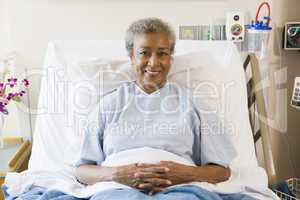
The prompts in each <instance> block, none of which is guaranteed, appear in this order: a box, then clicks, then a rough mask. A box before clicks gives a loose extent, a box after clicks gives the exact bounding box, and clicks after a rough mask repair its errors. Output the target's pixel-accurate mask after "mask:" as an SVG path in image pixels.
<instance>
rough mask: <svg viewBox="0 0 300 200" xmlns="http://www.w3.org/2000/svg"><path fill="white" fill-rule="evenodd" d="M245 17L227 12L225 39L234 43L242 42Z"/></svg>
mask: <svg viewBox="0 0 300 200" xmlns="http://www.w3.org/2000/svg"><path fill="white" fill-rule="evenodd" d="M244 36H245V17H244V14H243V13H242V12H229V13H227V14H226V38H227V40H231V41H234V42H242V41H244Z"/></svg>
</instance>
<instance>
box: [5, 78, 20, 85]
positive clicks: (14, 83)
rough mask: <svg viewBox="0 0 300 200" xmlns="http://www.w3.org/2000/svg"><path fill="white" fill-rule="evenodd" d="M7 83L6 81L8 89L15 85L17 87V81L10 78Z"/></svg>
mask: <svg viewBox="0 0 300 200" xmlns="http://www.w3.org/2000/svg"><path fill="white" fill-rule="evenodd" d="M7 81H8V83H7V84H8V85H9V86H10V87H14V86H15V85H17V81H18V79H16V78H13V77H11V78H9V79H7Z"/></svg>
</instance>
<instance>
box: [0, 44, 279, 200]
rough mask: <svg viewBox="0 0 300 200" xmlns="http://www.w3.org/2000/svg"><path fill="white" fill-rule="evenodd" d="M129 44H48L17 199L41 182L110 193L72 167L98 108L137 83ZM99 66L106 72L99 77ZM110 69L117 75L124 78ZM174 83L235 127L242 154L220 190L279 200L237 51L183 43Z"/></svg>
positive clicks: (13, 190) (17, 177)
mask: <svg viewBox="0 0 300 200" xmlns="http://www.w3.org/2000/svg"><path fill="white" fill-rule="evenodd" d="M123 45H124V42H123V41H56V42H52V43H50V44H49V46H48V50H47V54H46V59H45V65H44V70H45V72H46V73H45V74H46V76H45V77H44V78H43V79H42V85H41V94H40V98H39V109H40V114H39V115H38V116H37V121H36V128H35V132H34V143H33V151H32V156H31V158H30V163H29V170H28V171H26V172H23V173H21V174H16V173H11V174H8V176H7V178H6V185H7V186H8V187H9V189H8V192H9V193H10V194H12V195H17V194H19V193H20V192H23V191H25V190H26V189H28V188H29V187H30V185H32V184H34V185H40V186H50V185H51V187H54V188H55V187H60V188H65V191H66V192H69V193H72V194H74V195H77V196H80V197H83V196H84V195H87V194H90V193H92V191H98V190H99V187H100V185H101V187H100V188H102V189H103V188H107V187H109V184H112V183H99V184H97V186H92V187H89V188H92V189H90V190H89V192H90V193H89V192H87V190H86V188H85V189H83V188H82V186H80V185H78V184H77V183H76V181H75V179H74V177H73V176H72V173H73V169H74V168H73V167H72V165H73V164H74V162H75V161H76V160H77V158H78V154H79V146H80V143H81V140H82V132H81V130H82V127H83V126H84V122H85V119H86V117H87V114H88V113H89V112H90V110H91V109H93V105H95V104H96V103H97V102H98V101H99V99H100V98H101V95H102V94H103V93H105V92H107V91H109V90H111V89H113V88H116V87H118V86H119V85H120V84H121V83H122V82H123V81H128V80H133V79H134V77H133V76H132V74H133V73H132V68H131V66H130V63H129V62H128V58H127V55H126V51H125V49H124V47H123ZM99 69H101V70H102V71H103V70H105V71H106V73H104V75H103V74H102V75H101V73H100V75H99ZM108 71H109V72H116V71H117V72H118V75H116V73H107V72H108ZM101 77H102V79H101ZM169 79H170V80H171V81H174V82H177V83H179V84H181V85H184V86H186V87H188V88H190V89H192V90H193V91H194V93H195V94H197V95H199V96H200V97H201V99H202V100H203V99H204V100H205V101H206V103H207V104H208V105H209V108H210V110H213V109H216V110H217V111H218V114H219V116H220V117H221V118H224V119H225V120H226V122H227V123H226V126H227V127H229V128H230V134H231V136H232V139H233V142H234V144H235V147H236V150H237V152H238V156H237V157H236V158H235V160H234V161H233V162H232V163H231V165H230V167H231V169H232V176H231V178H230V180H229V181H227V182H224V183H221V184H218V185H221V186H222V187H219V188H218V187H215V188H214V190H216V191H218V190H219V191H220V192H229V193H230V192H244V193H250V195H252V196H255V195H262V196H264V198H263V199H268V198H269V199H276V197H275V195H273V193H272V192H271V191H270V190H268V189H267V176H266V174H265V172H264V170H263V169H262V168H260V167H258V165H257V160H256V157H255V151H254V146H253V139H252V133H251V129H250V124H249V119H248V110H247V97H246V84H245V78H244V71H243V68H242V62H241V59H240V56H239V53H238V52H237V50H236V48H235V46H234V45H233V44H232V43H230V42H224V41H218V42H216V41H215V42H204V41H179V42H178V44H177V46H176V54H175V56H174V63H173V67H172V69H171V72H170V76H169ZM103 80H104V82H103ZM199 85H200V86H199ZM100 86H101V90H100V91H99V90H98V89H97V88H99V87H100ZM196 90H197V91H196ZM87 91H88V92H87ZM202 131H203V132H205V130H202ZM128 162H131V161H130V159H128ZM55 177H56V178H55ZM67 183H68V184H67ZM114 184H115V183H114ZM104 185H105V186H104ZM117 185H118V184H117ZM111 186H115V185H111ZM201 186H202V187H205V188H208V189H209V188H210V189H212V185H210V184H205V183H202V184H201ZM82 195H83V196H82ZM270 196H272V197H271V198H270Z"/></svg>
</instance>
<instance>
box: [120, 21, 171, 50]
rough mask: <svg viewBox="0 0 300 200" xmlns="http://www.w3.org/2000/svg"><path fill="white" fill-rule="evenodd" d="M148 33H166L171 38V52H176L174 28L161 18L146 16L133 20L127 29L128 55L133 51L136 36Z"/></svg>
mask: <svg viewBox="0 0 300 200" xmlns="http://www.w3.org/2000/svg"><path fill="white" fill-rule="evenodd" d="M147 33H163V34H165V35H166V36H167V37H168V38H169V39H170V40H171V54H173V53H174V49H175V43H176V36H175V33H174V30H173V28H172V27H171V26H170V25H169V24H168V23H167V22H164V21H162V20H161V19H159V18H144V19H140V20H137V21H135V22H133V23H132V24H131V25H130V26H129V28H128V29H127V31H126V36H125V43H126V44H125V45H126V50H127V53H128V55H130V54H131V53H132V50H133V45H134V44H133V43H134V37H135V36H136V35H138V34H147Z"/></svg>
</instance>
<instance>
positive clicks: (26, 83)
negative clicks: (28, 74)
mask: <svg viewBox="0 0 300 200" xmlns="http://www.w3.org/2000/svg"><path fill="white" fill-rule="evenodd" d="M22 83H23V84H24V86H25V87H28V85H29V81H28V80H27V79H26V78H25V79H23V81H22Z"/></svg>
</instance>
